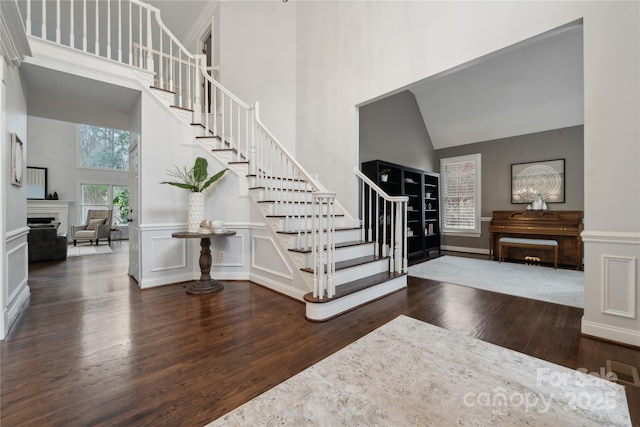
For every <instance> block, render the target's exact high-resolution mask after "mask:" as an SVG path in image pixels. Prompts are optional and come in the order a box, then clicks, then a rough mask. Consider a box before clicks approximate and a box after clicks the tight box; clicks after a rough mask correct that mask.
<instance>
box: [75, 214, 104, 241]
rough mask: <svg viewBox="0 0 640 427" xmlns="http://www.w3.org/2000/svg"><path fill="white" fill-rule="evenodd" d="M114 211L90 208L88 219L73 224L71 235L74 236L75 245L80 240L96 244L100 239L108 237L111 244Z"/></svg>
mask: <svg viewBox="0 0 640 427" xmlns="http://www.w3.org/2000/svg"><path fill="white" fill-rule="evenodd" d="M112 217H113V215H112V211H111V210H107V209H101V210H96V209H89V211H88V212H87V220H86V221H85V223H84V224H82V225H73V226H71V237H72V238H73V246H76V242H77V241H78V240H88V241H89V242H91V244H93V241H94V240H95V241H96V245H98V244H99V243H100V239H107V240H108V241H109V245H111V221H112Z"/></svg>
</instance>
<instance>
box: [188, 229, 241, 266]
mask: <svg viewBox="0 0 640 427" xmlns="http://www.w3.org/2000/svg"><path fill="white" fill-rule="evenodd" d="M244 246H245V245H244V235H243V234H236V235H235V236H230V237H225V238H215V237H214V238H212V239H211V258H212V261H211V263H212V264H211V265H212V266H213V267H242V266H243V265H244V249H245V247H244ZM198 256H199V255H198Z"/></svg>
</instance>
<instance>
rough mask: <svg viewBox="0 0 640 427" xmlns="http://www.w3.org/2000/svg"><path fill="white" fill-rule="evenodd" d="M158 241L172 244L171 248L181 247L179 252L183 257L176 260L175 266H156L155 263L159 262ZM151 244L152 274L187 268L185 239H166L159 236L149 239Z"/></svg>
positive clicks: (169, 237)
mask: <svg viewBox="0 0 640 427" xmlns="http://www.w3.org/2000/svg"><path fill="white" fill-rule="evenodd" d="M158 241H165V242H171V246H179V252H180V255H181V258H177V257H176V258H174V259H173V261H174V264H172V265H169V264H166V265H162V266H160V265H156V264H155V261H156V260H157V255H156V251H157V250H158V246H157V243H158ZM149 242H150V243H151V260H152V263H153V264H152V267H151V272H153V273H155V272H157V271H166V270H177V269H180V268H187V245H186V242H185V240H184V239H174V238H173V237H171V236H168V237H164V236H158V237H152V238H151V239H149Z"/></svg>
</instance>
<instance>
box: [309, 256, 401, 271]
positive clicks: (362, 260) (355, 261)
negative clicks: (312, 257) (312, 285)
mask: <svg viewBox="0 0 640 427" xmlns="http://www.w3.org/2000/svg"><path fill="white" fill-rule="evenodd" d="M384 259H389V257H380V256H377V255H367V256H362V257H358V258H351V259H348V260H345V261H338V262H336V271H338V270H345V269H347V268H351V267H357V266H359V265H364V264H370V263H372V262H377V261H380V260H384ZM300 270H301V271H306V272H307V273H313V268H309V267H305V268H301V269H300Z"/></svg>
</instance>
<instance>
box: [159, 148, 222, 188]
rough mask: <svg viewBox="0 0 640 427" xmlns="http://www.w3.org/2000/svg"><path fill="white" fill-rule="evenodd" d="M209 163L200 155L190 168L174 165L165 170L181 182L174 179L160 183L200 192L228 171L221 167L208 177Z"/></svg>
mask: <svg viewBox="0 0 640 427" xmlns="http://www.w3.org/2000/svg"><path fill="white" fill-rule="evenodd" d="M208 166H209V164H208V162H207V159H203V158H202V157H198V158H196V161H195V163H194V164H193V167H192V168H191V169H187V168H186V167H182V169H181V168H179V167H177V166H176V169H175V170H174V171H167V173H168V174H169V175H171V176H173V177H175V178H178V179H180V180H181V181H182V182H175V181H163V182H161V184H169V185H173V186H176V187H179V188H184V189H185V190H189V191H191V192H192V193H202V192H203V191H204V190H206V189H207V188H209V186H210V185H211V184H213V183H214V182H216V181H217V180H219V179H220V178H222V176H223V175H224V173H225V172H226V171H228V170H229V169H228V168H225V169H222V170H221V171H220V172H218V173H217V174H215V175H213V176H212V177H210V178H209V172H208V171H207V168H208Z"/></svg>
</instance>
